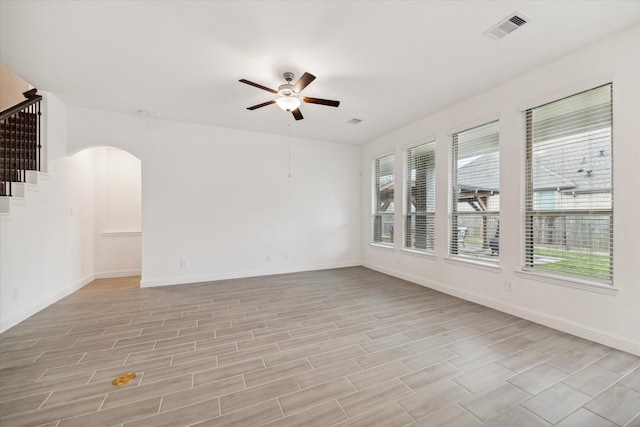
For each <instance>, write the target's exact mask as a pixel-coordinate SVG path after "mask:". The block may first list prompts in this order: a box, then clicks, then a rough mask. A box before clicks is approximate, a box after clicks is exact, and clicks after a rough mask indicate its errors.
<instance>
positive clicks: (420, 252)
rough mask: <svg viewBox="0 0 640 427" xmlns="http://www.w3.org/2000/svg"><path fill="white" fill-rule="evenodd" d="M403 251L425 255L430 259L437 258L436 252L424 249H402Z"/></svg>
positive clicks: (413, 254) (414, 254) (409, 253)
mask: <svg viewBox="0 0 640 427" xmlns="http://www.w3.org/2000/svg"><path fill="white" fill-rule="evenodd" d="M402 253H403V254H406V255H410V256H417V257H424V258H430V259H434V260H435V259H437V257H436V254H435V253H434V252H424V251H416V250H413V249H402Z"/></svg>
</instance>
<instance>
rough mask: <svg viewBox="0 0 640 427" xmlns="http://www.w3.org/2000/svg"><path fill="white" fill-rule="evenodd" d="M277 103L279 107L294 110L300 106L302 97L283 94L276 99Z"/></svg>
mask: <svg viewBox="0 0 640 427" xmlns="http://www.w3.org/2000/svg"><path fill="white" fill-rule="evenodd" d="M276 104H278V107H280V108H282V109H283V110H284V111H289V112H290V111H293V110H295V109H297V108H298V107H299V106H300V99H298V97H296V96H293V95H291V96H281V97H280V98H278V99H276Z"/></svg>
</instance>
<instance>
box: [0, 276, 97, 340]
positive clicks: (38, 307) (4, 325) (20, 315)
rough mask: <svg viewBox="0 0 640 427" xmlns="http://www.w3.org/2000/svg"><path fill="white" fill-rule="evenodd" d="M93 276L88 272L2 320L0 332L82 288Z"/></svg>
mask: <svg viewBox="0 0 640 427" xmlns="http://www.w3.org/2000/svg"><path fill="white" fill-rule="evenodd" d="M94 278H95V276H94V275H93V274H90V275H88V276H86V277H84V278H82V279H80V280H78V281H76V282H75V283H73V284H72V285H71V286H69V287H67V288H65V289H63V290H61V291H59V292H56V293H55V294H53V295H51V296H49V297H47V298H45V299H44V300H42V301H39V302H38V303H36V304H34V305H33V306H31V307H30V308H28V309H26V310H24V311H22V312H21V313H18V314H16V315H14V316H11V317H10V318H8V319H6V320H5V321H3V322H2V324H1V325H0V333H2V332H4V331H6V330H7V329H9V328H12V327H14V326H15V325H17V324H18V323H20V322H22V321H23V320H25V319H27V318H28V317H30V316H33V315H34V314H36V313H37V312H39V311H40V310H43V309H45V308H47V307H48V306H50V305H51V304H53V303H54V302H56V301H58V300H61V299H62V298H64V297H66V296H67V295H70V294H72V293H74V292H75V291H77V290H78V289H80V288H82V287H83V286H85V285H87V284H89V283H91V282H92V281H93V280H94Z"/></svg>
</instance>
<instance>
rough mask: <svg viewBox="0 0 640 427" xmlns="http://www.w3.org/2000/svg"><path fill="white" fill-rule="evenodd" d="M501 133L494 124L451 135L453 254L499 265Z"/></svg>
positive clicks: (451, 249)
mask: <svg viewBox="0 0 640 427" xmlns="http://www.w3.org/2000/svg"><path fill="white" fill-rule="evenodd" d="M498 132H499V125H498V122H497V121H495V122H491V123H487V124H485V125H482V126H478V127H475V128H472V129H469V130H465V131H463V132H458V133H455V134H453V135H452V138H451V139H452V168H451V190H452V193H451V201H452V206H451V243H450V245H449V248H450V249H449V252H450V254H451V255H456V256H463V257H467V258H473V259H477V260H482V261H488V262H494V263H497V262H498V257H499V253H500V225H499V222H498V221H499V214H500V151H499V146H498Z"/></svg>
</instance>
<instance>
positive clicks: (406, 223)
mask: <svg viewBox="0 0 640 427" xmlns="http://www.w3.org/2000/svg"><path fill="white" fill-rule="evenodd" d="M418 149H422V150H424V151H425V152H426V153H429V154H426V160H425V165H426V168H425V176H424V187H425V188H424V204H425V209H424V210H417V209H415V210H414V211H411V205H413V206H414V207H415V204H414V203H412V201H411V199H413V195H414V192H413V191H412V190H411V187H412V182H413V180H415V181H416V182H417V180H418V178H417V176H416V177H415V179H412V173H413V170H415V168H414V169H412V168H411V164H410V162H411V156H412V154H411V153H412V151H414V150H418ZM414 159H415V157H414ZM429 166H431V167H429ZM429 170H431V177H429ZM403 172H404V173H403V178H404V179H403V181H404V182H403V203H402V209H403V210H402V249H403V250H404V251H408V252H415V253H419V254H428V255H433V254H435V247H436V228H435V219H436V204H437V201H436V185H437V184H436V139H435V138H427V139H426V142H420V143H416V144H413V145H411V146H409V147H406V148H405V149H404V151H403ZM416 174H417V173H416ZM430 200H432V203H431V206H429V201H430ZM419 217H422V218H424V223H423V224H424V233H425V235H424V248H421V247H416V245H415V242H416V241H417V239H412V244H411V245H408V244H407V243H408V239H410V238H411V236H415V235H417V231H416V230H415V229H414V231H413V233H412V232H411V231H410V230H411V225H410V224H412V223H413V224H417V222H418V218H419ZM414 228H415V226H414Z"/></svg>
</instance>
